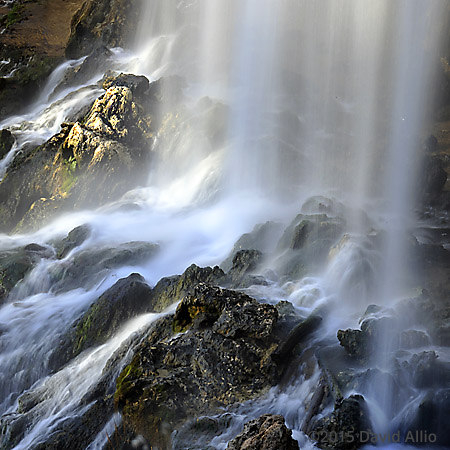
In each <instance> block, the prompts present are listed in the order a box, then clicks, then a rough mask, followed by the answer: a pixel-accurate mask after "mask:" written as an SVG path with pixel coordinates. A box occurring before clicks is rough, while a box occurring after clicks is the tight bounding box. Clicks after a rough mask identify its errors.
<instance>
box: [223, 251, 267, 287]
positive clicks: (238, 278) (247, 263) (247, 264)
mask: <svg viewBox="0 0 450 450" xmlns="http://www.w3.org/2000/svg"><path fill="white" fill-rule="evenodd" d="M262 257H263V255H262V253H261V252H260V251H259V250H239V251H238V252H237V253H236V254H235V255H234V258H233V266H232V267H231V269H230V271H229V272H228V273H227V275H228V276H229V277H230V278H231V281H232V283H233V285H234V286H238V285H239V284H240V283H241V282H242V280H243V279H244V277H245V276H246V275H248V274H250V273H251V272H253V271H254V270H255V269H257V268H258V266H259V265H260V264H261V262H262Z"/></svg>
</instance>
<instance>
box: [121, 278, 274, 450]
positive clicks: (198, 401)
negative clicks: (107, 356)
mask: <svg viewBox="0 0 450 450" xmlns="http://www.w3.org/2000/svg"><path fill="white" fill-rule="evenodd" d="M190 292H191V293H190V294H188V295H186V296H185V297H183V299H182V301H181V303H180V304H179V305H178V308H177V310H176V312H175V314H174V315H173V316H168V317H167V319H166V322H165V330H166V336H165V337H163V338H161V333H160V332H157V333H150V334H149V335H148V336H147V337H145V338H144V339H143V340H142V341H141V344H140V345H139V346H138V348H137V349H136V352H135V356H134V358H133V360H132V362H131V363H130V364H129V365H128V366H127V367H125V369H124V370H123V372H122V373H121V375H120V376H119V379H118V381H117V391H116V393H115V402H116V405H117V406H118V407H119V408H120V409H121V411H122V414H123V418H124V421H125V425H126V427H130V428H131V429H132V430H133V431H134V432H135V433H138V434H142V435H143V436H144V437H145V438H147V439H148V440H149V442H150V443H151V444H152V445H154V446H155V445H156V446H158V447H159V448H165V449H167V448H170V433H171V431H172V430H173V429H175V428H178V427H180V426H181V425H182V424H183V423H184V422H186V420H187V419H189V418H190V417H198V416H201V415H203V414H207V413H211V412H215V411H217V410H218V409H219V408H220V407H222V406H226V405H231V404H233V403H236V402H241V401H243V400H245V399H248V398H252V397H254V396H256V395H258V394H260V393H262V392H264V391H265V390H266V389H268V388H269V387H270V386H272V385H273V384H275V383H276V382H277V381H278V377H279V375H280V373H281V370H282V368H281V366H277V364H276V363H275V362H274V361H273V360H272V359H271V357H270V356H271V354H272V353H273V352H274V350H275V349H276V348H277V347H278V345H279V342H280V341H279V338H278V335H277V320H278V312H277V310H276V308H274V307H273V306H271V305H265V304H260V303H258V302H256V301H255V300H253V299H252V298H250V297H248V296H246V295H244V294H240V293H237V292H234V291H229V290H225V289H221V288H218V287H213V286H209V285H207V284H203V283H199V284H197V285H196V286H195V287H194V289H193V290H191V291H190ZM168 328H169V330H170V333H167V329H168ZM172 330H173V331H172ZM173 333H179V334H175V335H174V334H173Z"/></svg>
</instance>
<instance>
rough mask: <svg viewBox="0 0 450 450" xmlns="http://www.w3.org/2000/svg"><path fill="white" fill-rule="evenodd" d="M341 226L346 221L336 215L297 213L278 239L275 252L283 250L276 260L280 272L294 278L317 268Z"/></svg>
mask: <svg viewBox="0 0 450 450" xmlns="http://www.w3.org/2000/svg"><path fill="white" fill-rule="evenodd" d="M344 227H345V221H344V220H343V219H341V218H338V217H328V216H327V215H326V214H314V215H304V214H299V215H298V216H297V217H296V218H295V219H294V220H293V221H292V223H291V224H290V225H289V226H288V227H287V228H286V230H285V231H284V233H283V235H282V236H281V238H280V240H279V242H278V251H279V252H284V253H283V254H282V256H281V257H280V258H279V260H278V261H277V262H276V264H277V266H278V268H279V271H280V272H281V273H283V274H284V275H286V276H288V277H290V278H294V279H296V278H299V277H302V276H305V275H306V274H307V273H311V272H313V271H314V270H317V268H318V267H320V266H321V264H322V263H323V262H324V261H325V260H326V258H327V256H328V253H329V251H330V249H331V248H332V247H333V245H335V244H336V242H337V241H338V240H339V239H340V237H341V236H342V234H343V232H344Z"/></svg>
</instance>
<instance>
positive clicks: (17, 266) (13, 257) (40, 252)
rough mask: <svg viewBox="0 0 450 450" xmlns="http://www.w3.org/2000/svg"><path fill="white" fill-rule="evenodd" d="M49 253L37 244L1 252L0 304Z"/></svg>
mask: <svg viewBox="0 0 450 450" xmlns="http://www.w3.org/2000/svg"><path fill="white" fill-rule="evenodd" d="M51 253H52V252H51V251H50V250H49V249H47V248H45V247H41V246H40V245H37V244H29V245H27V246H25V247H21V248H18V249H13V250H8V251H3V252H1V253H0V304H2V303H3V302H4V301H5V299H6V298H7V296H8V293H9V292H10V291H11V289H13V288H14V286H16V284H17V283H18V282H19V281H21V280H23V278H25V276H26V275H27V274H28V273H29V272H31V270H32V269H33V267H35V265H36V264H37V263H38V262H39V261H40V260H41V258H43V257H48V256H50V255H51Z"/></svg>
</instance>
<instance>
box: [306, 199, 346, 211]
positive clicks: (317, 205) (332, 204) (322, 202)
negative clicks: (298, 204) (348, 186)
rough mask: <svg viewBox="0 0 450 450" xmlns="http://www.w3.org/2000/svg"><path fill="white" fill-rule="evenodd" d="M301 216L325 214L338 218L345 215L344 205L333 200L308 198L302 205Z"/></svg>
mask: <svg viewBox="0 0 450 450" xmlns="http://www.w3.org/2000/svg"><path fill="white" fill-rule="evenodd" d="M301 211H302V213H303V214H327V215H332V216H340V215H342V214H344V213H345V207H344V205H343V204H342V203H341V202H339V201H338V200H336V199H334V198H328V197H324V196H322V195H315V196H313V197H310V198H308V200H306V201H305V203H303V205H302V210H301Z"/></svg>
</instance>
